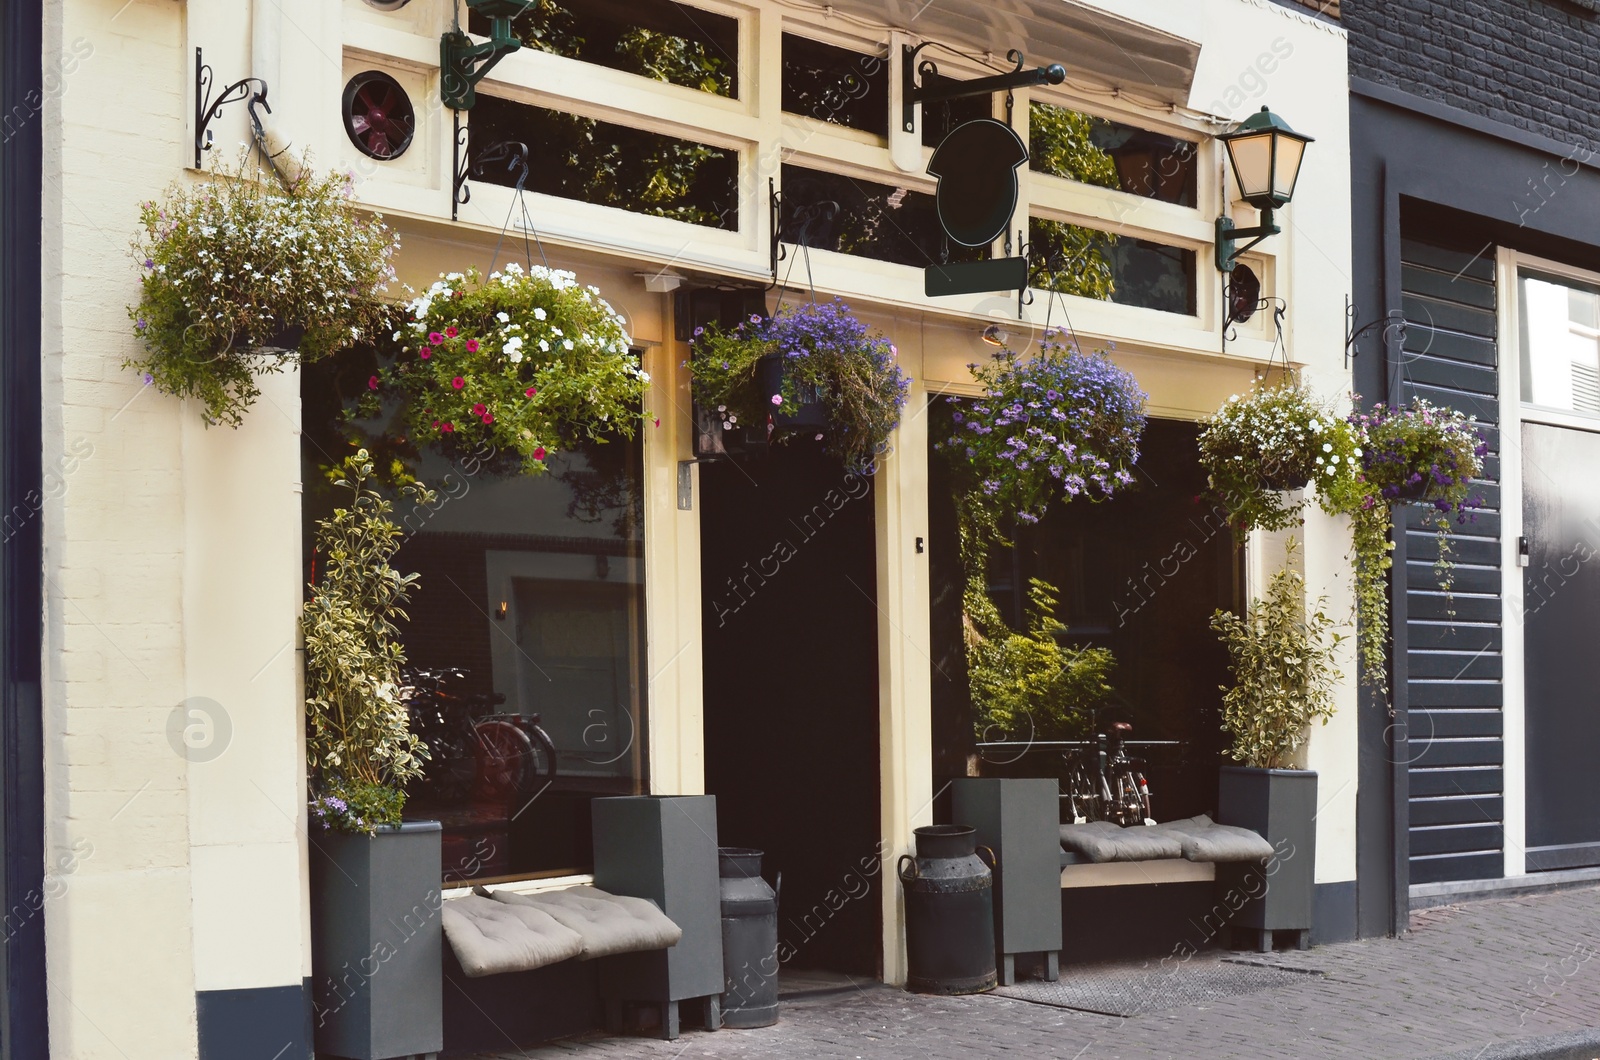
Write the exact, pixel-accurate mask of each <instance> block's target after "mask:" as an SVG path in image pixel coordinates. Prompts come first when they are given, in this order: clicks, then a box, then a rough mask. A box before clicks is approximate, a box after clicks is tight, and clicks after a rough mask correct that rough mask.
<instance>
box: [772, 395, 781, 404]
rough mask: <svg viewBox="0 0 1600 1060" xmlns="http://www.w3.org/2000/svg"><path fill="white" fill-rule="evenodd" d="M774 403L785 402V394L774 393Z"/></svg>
mask: <svg viewBox="0 0 1600 1060" xmlns="http://www.w3.org/2000/svg"><path fill="white" fill-rule="evenodd" d="M772 403H773V404H774V405H781V404H783V395H782V394H774V395H772Z"/></svg>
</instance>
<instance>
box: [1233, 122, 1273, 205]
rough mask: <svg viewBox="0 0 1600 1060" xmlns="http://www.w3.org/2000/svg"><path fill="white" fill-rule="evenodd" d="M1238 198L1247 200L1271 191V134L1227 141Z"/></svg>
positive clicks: (1260, 134) (1266, 133)
mask: <svg viewBox="0 0 1600 1060" xmlns="http://www.w3.org/2000/svg"><path fill="white" fill-rule="evenodd" d="M1227 144H1228V155H1229V156H1230V157H1231V158H1232V159H1233V174H1234V176H1235V177H1237V178H1238V180H1239V197H1240V198H1242V199H1249V198H1252V197H1254V196H1257V195H1266V194H1269V193H1271V191H1272V133H1271V132H1267V131H1263V132H1259V133H1256V134H1254V135H1251V136H1239V137H1235V138H1233V139H1231V140H1228V141H1227Z"/></svg>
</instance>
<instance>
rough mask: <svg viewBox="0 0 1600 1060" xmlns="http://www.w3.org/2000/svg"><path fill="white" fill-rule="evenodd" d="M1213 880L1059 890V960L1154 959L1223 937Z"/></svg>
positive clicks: (1212, 945) (1212, 944)
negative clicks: (1215, 911)
mask: <svg viewBox="0 0 1600 1060" xmlns="http://www.w3.org/2000/svg"><path fill="white" fill-rule="evenodd" d="M1215 906H1216V885H1215V884H1214V883H1212V882H1211V881H1209V880H1207V881H1205V882H1196V883H1149V884H1137V885H1134V886H1128V887H1069V888H1065V889H1063V890H1062V892H1061V963H1062V964H1064V965H1066V964H1098V963H1101V962H1104V961H1129V960H1157V959H1160V958H1162V957H1167V956H1178V957H1182V956H1184V955H1186V954H1188V955H1192V954H1194V953H1196V952H1198V951H1200V950H1208V949H1217V948H1220V947H1221V946H1223V945H1225V944H1226V942H1227V938H1226V935H1227V932H1226V931H1222V930H1218V928H1217V926H1216V925H1215V923H1214V921H1215V917H1213V918H1212V920H1211V921H1208V920H1207V917H1208V915H1210V914H1211V913H1212V911H1213V909H1214V907H1215Z"/></svg>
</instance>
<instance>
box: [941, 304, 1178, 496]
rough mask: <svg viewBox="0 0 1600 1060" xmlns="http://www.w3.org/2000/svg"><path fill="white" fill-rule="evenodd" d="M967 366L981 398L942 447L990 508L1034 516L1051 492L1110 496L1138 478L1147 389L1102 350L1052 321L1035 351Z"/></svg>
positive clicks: (959, 415)
mask: <svg viewBox="0 0 1600 1060" xmlns="http://www.w3.org/2000/svg"><path fill="white" fill-rule="evenodd" d="M968 367H970V368H971V369H972V374H973V375H974V376H976V377H977V379H978V381H979V382H980V383H982V384H983V386H984V390H985V394H984V397H983V398H982V400H980V401H977V402H973V403H971V404H970V406H969V407H967V408H966V409H965V410H964V411H958V412H956V413H955V417H954V418H955V421H956V424H957V430H956V433H955V435H954V436H952V437H951V438H950V439H948V440H947V441H945V442H942V443H940V448H941V449H943V450H944V451H945V452H947V453H949V454H951V455H952V456H953V457H955V461H954V463H955V465H956V466H957V467H965V468H966V469H967V474H969V475H971V476H972V477H973V478H974V479H975V490H974V492H975V495H976V496H978V497H979V498H980V499H981V501H982V503H983V504H984V505H985V506H986V507H992V508H994V509H995V510H999V511H1003V512H1010V513H1012V514H1014V515H1015V516H1016V518H1018V519H1020V520H1021V521H1022V522H1024V523H1036V522H1038V521H1039V519H1040V518H1041V517H1042V516H1043V515H1044V512H1045V510H1046V508H1047V507H1048V506H1049V505H1050V503H1051V502H1052V501H1054V500H1071V499H1073V498H1075V497H1087V498H1088V499H1090V500H1104V499H1105V498H1107V497H1110V496H1111V495H1112V494H1114V493H1115V492H1116V491H1117V490H1119V489H1121V488H1123V487H1125V486H1128V485H1130V484H1131V483H1132V482H1133V473H1132V468H1133V465H1134V464H1135V463H1136V462H1137V461H1138V459H1139V437H1140V436H1141V435H1142V434H1143V433H1144V426H1145V401H1146V399H1147V397H1148V395H1147V394H1145V392H1144V391H1143V390H1141V389H1140V388H1139V384H1138V383H1137V382H1136V381H1135V380H1134V378H1133V376H1132V375H1131V374H1129V373H1128V372H1126V371H1124V370H1123V369H1121V368H1118V367H1117V366H1116V365H1115V364H1113V363H1111V359H1110V358H1109V357H1107V356H1106V355H1105V354H1103V353H1083V352H1081V351H1079V350H1078V349H1077V347H1076V346H1066V345H1063V344H1062V343H1061V342H1060V341H1058V340H1057V338H1056V334H1055V332H1053V331H1048V330H1047V331H1046V332H1045V337H1044V338H1043V339H1042V340H1040V343H1039V353H1038V354H1037V356H1035V357H1033V358H1031V359H1029V360H1022V359H1021V358H1019V357H1018V356H1017V354H1016V352H1015V351H1014V350H1010V349H1004V350H1002V351H1001V352H1000V353H998V354H996V355H995V357H994V359H993V360H992V361H990V362H989V363H988V364H984V365H976V364H974V365H969V366H968ZM951 400H952V401H955V400H958V399H951Z"/></svg>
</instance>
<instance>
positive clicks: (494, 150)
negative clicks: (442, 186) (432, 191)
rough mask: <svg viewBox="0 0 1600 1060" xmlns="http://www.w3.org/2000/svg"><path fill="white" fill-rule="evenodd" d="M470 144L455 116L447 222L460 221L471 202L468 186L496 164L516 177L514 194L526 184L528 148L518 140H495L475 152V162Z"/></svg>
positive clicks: (528, 167)
mask: <svg viewBox="0 0 1600 1060" xmlns="http://www.w3.org/2000/svg"><path fill="white" fill-rule="evenodd" d="M470 143H471V136H470V130H469V129H468V127H467V126H465V125H462V124H461V112H460V111H456V112H455V148H454V150H455V164H454V167H453V168H454V176H453V179H452V183H451V191H450V220H452V221H459V220H460V219H461V207H463V206H465V205H466V204H467V203H469V202H471V201H472V188H471V186H470V185H469V184H468V183H467V182H468V181H469V180H471V179H472V178H473V176H474V175H475V174H478V175H481V174H482V173H483V171H484V170H485V169H487V168H488V167H489V166H492V165H494V164H496V163H498V162H503V163H505V167H506V171H507V172H508V173H515V174H516V175H517V183H516V185H515V187H516V190H517V191H519V192H520V191H522V190H523V188H524V187H525V186H526V185H527V183H528V174H529V173H530V172H531V168H530V166H531V164H530V162H529V160H528V145H527V144H525V143H522V142H521V141H518V140H496V141H495V142H494V143H492V144H490V145H488V146H487V147H485V148H484V149H483V150H482V151H479V152H478V155H477V157H476V158H474V157H472V155H471V152H470V151H469V150H468V148H469V145H470Z"/></svg>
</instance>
